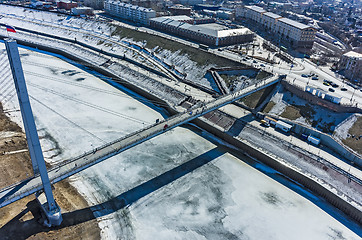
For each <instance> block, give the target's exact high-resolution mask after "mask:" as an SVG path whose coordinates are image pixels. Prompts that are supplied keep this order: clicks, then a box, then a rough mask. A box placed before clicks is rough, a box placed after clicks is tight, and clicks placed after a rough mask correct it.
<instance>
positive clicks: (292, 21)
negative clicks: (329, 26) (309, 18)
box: [278, 18, 311, 29]
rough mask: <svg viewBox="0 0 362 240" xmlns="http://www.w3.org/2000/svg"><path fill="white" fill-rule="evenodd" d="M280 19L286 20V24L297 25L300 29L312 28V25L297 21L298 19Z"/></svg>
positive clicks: (281, 20)
mask: <svg viewBox="0 0 362 240" xmlns="http://www.w3.org/2000/svg"><path fill="white" fill-rule="evenodd" d="M278 21H280V22H284V23H286V24H288V25H290V26H293V27H296V28H299V29H306V28H311V26H308V25H305V24H303V23H300V22H296V21H294V20H291V19H289V18H281V19H279V20H278Z"/></svg>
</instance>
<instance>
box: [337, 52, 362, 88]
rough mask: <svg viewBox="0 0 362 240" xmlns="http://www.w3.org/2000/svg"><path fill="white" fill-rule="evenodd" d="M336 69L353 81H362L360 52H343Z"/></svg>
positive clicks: (361, 56) (361, 55)
mask: <svg viewBox="0 0 362 240" xmlns="http://www.w3.org/2000/svg"><path fill="white" fill-rule="evenodd" d="M338 69H339V70H341V71H342V73H343V74H344V76H346V77H347V78H349V79H351V80H352V81H353V82H359V83H362V54H361V53H357V52H354V51H350V52H347V53H345V54H343V55H342V57H341V59H340V60H339V62H338Z"/></svg>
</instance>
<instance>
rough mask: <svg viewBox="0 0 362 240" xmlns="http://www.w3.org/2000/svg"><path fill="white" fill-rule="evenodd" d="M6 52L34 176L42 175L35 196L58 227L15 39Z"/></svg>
mask: <svg viewBox="0 0 362 240" xmlns="http://www.w3.org/2000/svg"><path fill="white" fill-rule="evenodd" d="M5 46H6V51H7V54H8V58H9V63H10V67H11V71H12V74H13V79H14V83H15V88H16V92H17V95H18V100H19V106H20V111H21V115H22V118H23V123H24V129H25V134H26V139H27V142H28V148H29V153H30V158H31V161H32V164H33V171H34V175H37V174H40V178H41V181H42V185H43V191H42V192H38V193H36V194H35V196H36V198H37V200H38V203H39V205H40V208H41V210H42V211H43V213H44V214H45V216H46V220H45V221H44V224H45V225H46V226H49V227H51V226H58V225H60V224H61V222H62V220H63V219H62V215H61V210H60V207H59V206H58V204H57V203H56V202H55V200H54V197H53V193H52V188H51V183H50V181H49V176H48V171H47V168H46V165H45V161H44V157H43V152H42V150H41V146H40V142H39V136H38V132H37V130H36V126H35V122H34V116H33V112H32V110H31V105H30V101H29V95H28V90H27V88H26V84H25V78H24V72H23V68H22V66H21V61H20V56H19V50H18V45H17V43H16V41H15V40H14V39H9V38H7V39H5Z"/></svg>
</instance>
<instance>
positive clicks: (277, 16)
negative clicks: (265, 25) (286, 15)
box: [263, 12, 282, 19]
mask: <svg viewBox="0 0 362 240" xmlns="http://www.w3.org/2000/svg"><path fill="white" fill-rule="evenodd" d="M263 15H264V16H267V17H270V18H274V19H278V18H282V16H279V15H278V14H275V13H272V12H267V13H263Z"/></svg>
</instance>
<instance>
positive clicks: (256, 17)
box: [245, 6, 266, 23]
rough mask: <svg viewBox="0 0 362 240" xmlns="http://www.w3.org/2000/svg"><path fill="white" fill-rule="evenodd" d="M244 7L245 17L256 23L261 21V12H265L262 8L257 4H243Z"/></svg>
mask: <svg viewBox="0 0 362 240" xmlns="http://www.w3.org/2000/svg"><path fill="white" fill-rule="evenodd" d="M245 9H246V11H245V17H246V18H248V19H251V20H253V21H254V22H257V23H260V22H261V18H262V16H263V13H266V11H265V10H264V9H263V8H261V7H258V6H245Z"/></svg>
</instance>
